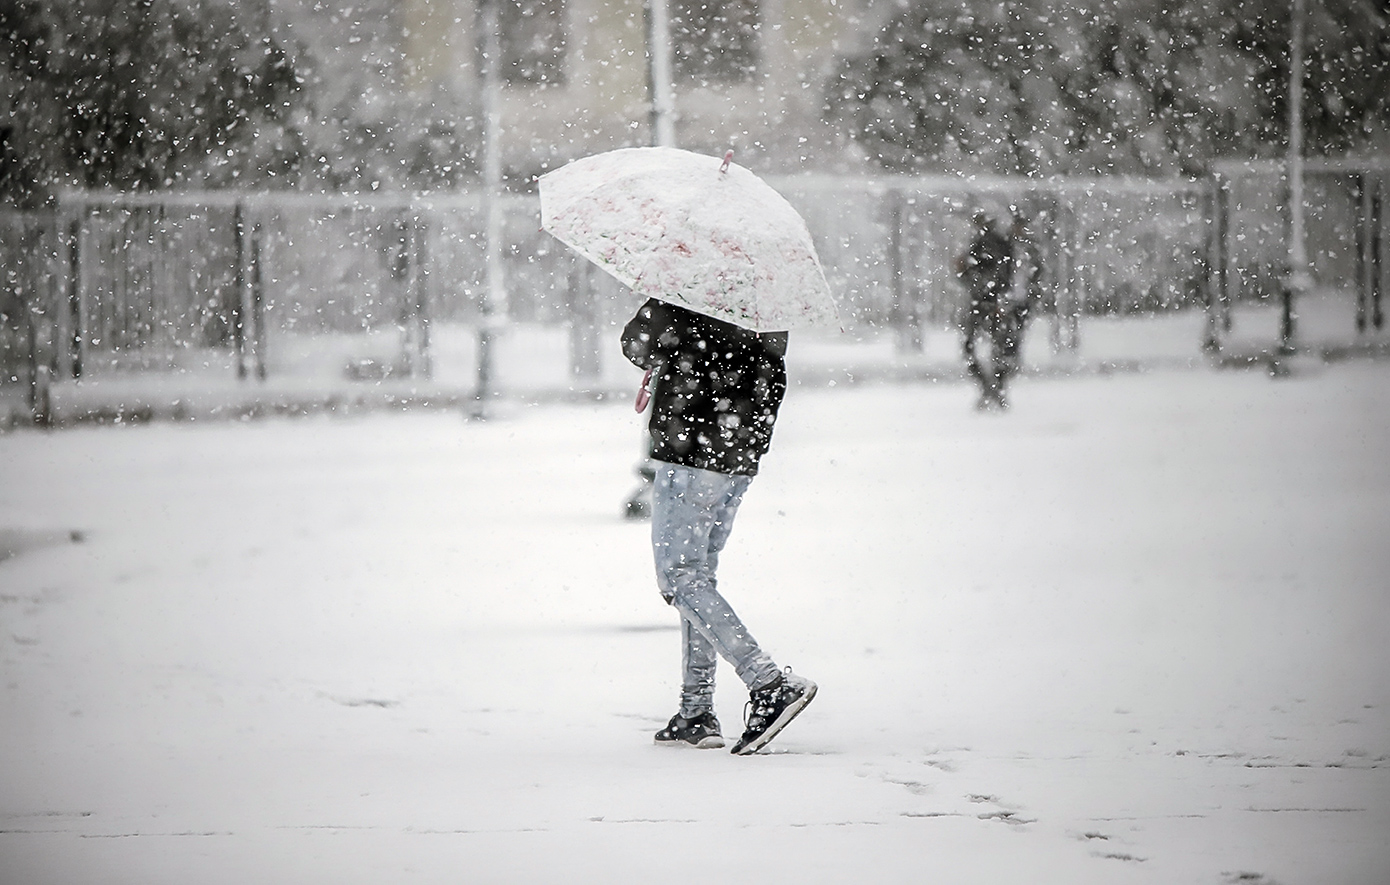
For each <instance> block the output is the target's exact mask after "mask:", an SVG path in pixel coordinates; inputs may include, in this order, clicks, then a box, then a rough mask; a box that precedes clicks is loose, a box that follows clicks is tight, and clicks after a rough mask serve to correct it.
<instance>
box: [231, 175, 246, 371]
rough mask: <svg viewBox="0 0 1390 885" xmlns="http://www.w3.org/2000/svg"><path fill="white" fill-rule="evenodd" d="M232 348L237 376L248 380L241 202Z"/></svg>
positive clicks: (235, 222) (236, 214)
mask: <svg viewBox="0 0 1390 885" xmlns="http://www.w3.org/2000/svg"><path fill="white" fill-rule="evenodd" d="M232 261H233V262H234V265H233V267H232V292H233V295H232V316H231V329H232V347H233V349H234V350H235V356H236V376H237V379H238V380H243V381H244V380H245V379H246V243H245V234H244V231H243V229H242V214H241V201H239V200H238V201H237V203H236V206H235V208H234V209H233V210H232Z"/></svg>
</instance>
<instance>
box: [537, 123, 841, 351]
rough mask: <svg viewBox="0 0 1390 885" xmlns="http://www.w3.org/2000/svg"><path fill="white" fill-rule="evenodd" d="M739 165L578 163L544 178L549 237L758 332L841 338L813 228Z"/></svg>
mask: <svg viewBox="0 0 1390 885" xmlns="http://www.w3.org/2000/svg"><path fill="white" fill-rule="evenodd" d="M731 155H732V151H731V152H730V153H729V154H727V155H725V157H724V160H723V162H722V163H721V161H720V160H719V159H718V158H717V157H708V156H704V155H702V154H696V153H691V152H690V151H683V150H679V149H677V148H668V147H650V148H624V149H622V150H616V151H609V152H607V153H603V154H596V155H594V156H591V157H585V158H584V159H582V160H576V161H574V162H573V163H570V164H568V165H566V166H563V167H561V168H559V169H556V170H554V171H553V172H548V173H546V174H545V175H543V176H541V178H540V190H541V226H542V227H543V228H544V229H545V230H547V231H549V232H550V233H551V234H553V235H554V236H555V237H557V238H558V239H559V240H561V241H562V242H564V243H565V244H566V245H567V246H569V247H570V248H572V249H574V250H575V251H576V252H578V253H579V254H580V255H583V256H584V257H585V258H587V259H589V260H590V261H592V262H594V263H595V264H597V265H598V266H599V267H601V268H603V269H604V270H606V271H608V273H610V274H612V275H613V276H614V277H616V278H617V279H618V280H619V281H621V282H622V283H623V284H624V285H626V286H628V287H630V288H631V289H633V290H634V291H635V292H637V293H638V294H641V295H644V296H648V297H652V298H659V299H661V300H663V301H668V302H671V303H672V304H678V305H681V306H682V307H687V308H689V309H691V310H693V311H696V312H698V313H702V314H706V315H708V316H712V317H714V318H716V319H721V320H726V321H728V322H731V323H736V324H738V325H740V326H743V327H745V328H749V329H753V330H754V331H758V332H772V331H782V330H786V329H792V328H805V327H814V326H824V327H829V328H835V329H838V328H839V327H840V325H839V319H838V317H837V316H836V313H835V302H834V300H833V299H832V298H831V296H830V287H829V285H827V283H826V281H825V273H824V271H822V270H821V265H820V259H819V258H817V257H816V250H815V246H814V245H813V244H812V242H811V234H810V232H809V231H807V229H806V222H805V221H804V220H802V218H801V216H800V215H799V214H797V211H796V210H795V209H793V208H792V206H791V204H790V203H788V202H787V201H786V200H785V199H784V198H783V197H782V195H781V194H779V193H777V191H775V190H773V189H772V187H771V186H769V185H768V184H767V183H766V182H765V181H763V180H762V179H760V178H758V176H756V175H754V174H753V173H752V172H749V171H748V170H747V169H744V168H743V167H742V166H738V165H736V164H734V163H731V162H730V157H731Z"/></svg>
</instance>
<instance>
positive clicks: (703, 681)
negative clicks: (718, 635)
mask: <svg viewBox="0 0 1390 885" xmlns="http://www.w3.org/2000/svg"><path fill="white" fill-rule="evenodd" d="M681 646H682V652H681V709H680V714H681V716H683V717H685V718H686V719H697V718H699V717H700V716H701V715H703V714H705V713H708V712H710V711H712V710H713V709H714V670H715V665H716V664H717V663H718V661H719V655H718V652H716V651H715V649H714V643H712V642H710V641H709V640H708V639H706V638H705V637H703V636H701V635H700V631H698V630H696V629H695V628H694V627H693V626H692V625H691V623H690V621H689V620H688V619H687V618H685V617H684V616H682V617H681Z"/></svg>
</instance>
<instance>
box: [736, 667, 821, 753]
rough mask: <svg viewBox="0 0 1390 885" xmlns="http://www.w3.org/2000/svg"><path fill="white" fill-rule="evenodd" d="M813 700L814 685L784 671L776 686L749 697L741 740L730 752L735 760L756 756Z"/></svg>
mask: <svg viewBox="0 0 1390 885" xmlns="http://www.w3.org/2000/svg"><path fill="white" fill-rule="evenodd" d="M815 696H816V684H815V683H814V682H812V681H811V680H809V679H807V678H805V677H804V676H797V675H796V674H795V673H793V672H792V671H791V668H790V667H788V668H787V672H786V674H785V675H779V676H778V678H777V681H776V682H774V683H772V684H771V685H769V686H767V687H766V688H760V689H757V690H756V691H754V692H752V693H750V695H749V697H748V706H746V707H745V708H744V731H743V737H741V738H739V739H738V743H736V744H734V748H733V749H732V750H731V751H730V752H731V753H735V754H737V755H739V756H747V755H749V754H750V753H756V752H758V751H759V750H761V749H762V748H763V747H765V746H766V745H767V743H768V741H770V740H772V739H773V738H774V737H776V736H777V733H778V732H780V731H781V730H782V729H784V728H786V727H787V723H788V722H791V721H792V720H793V719H795V718H796V715H797V714H798V713H800V712H801V711H802V710H803V709H805V707H806V705H807V704H809V703H811V698H813V697H815Z"/></svg>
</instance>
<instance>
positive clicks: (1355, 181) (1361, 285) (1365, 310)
mask: <svg viewBox="0 0 1390 885" xmlns="http://www.w3.org/2000/svg"><path fill="white" fill-rule="evenodd" d="M1351 183H1352V190H1353V192H1354V193H1355V194H1356V332H1357V334H1362V333H1364V332H1365V331H1366V326H1367V319H1368V317H1369V314H1370V301H1371V266H1372V264H1371V194H1370V187H1371V178H1370V174H1369V173H1367V172H1361V173H1358V174H1356V175H1353V176H1352V179H1351Z"/></svg>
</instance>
